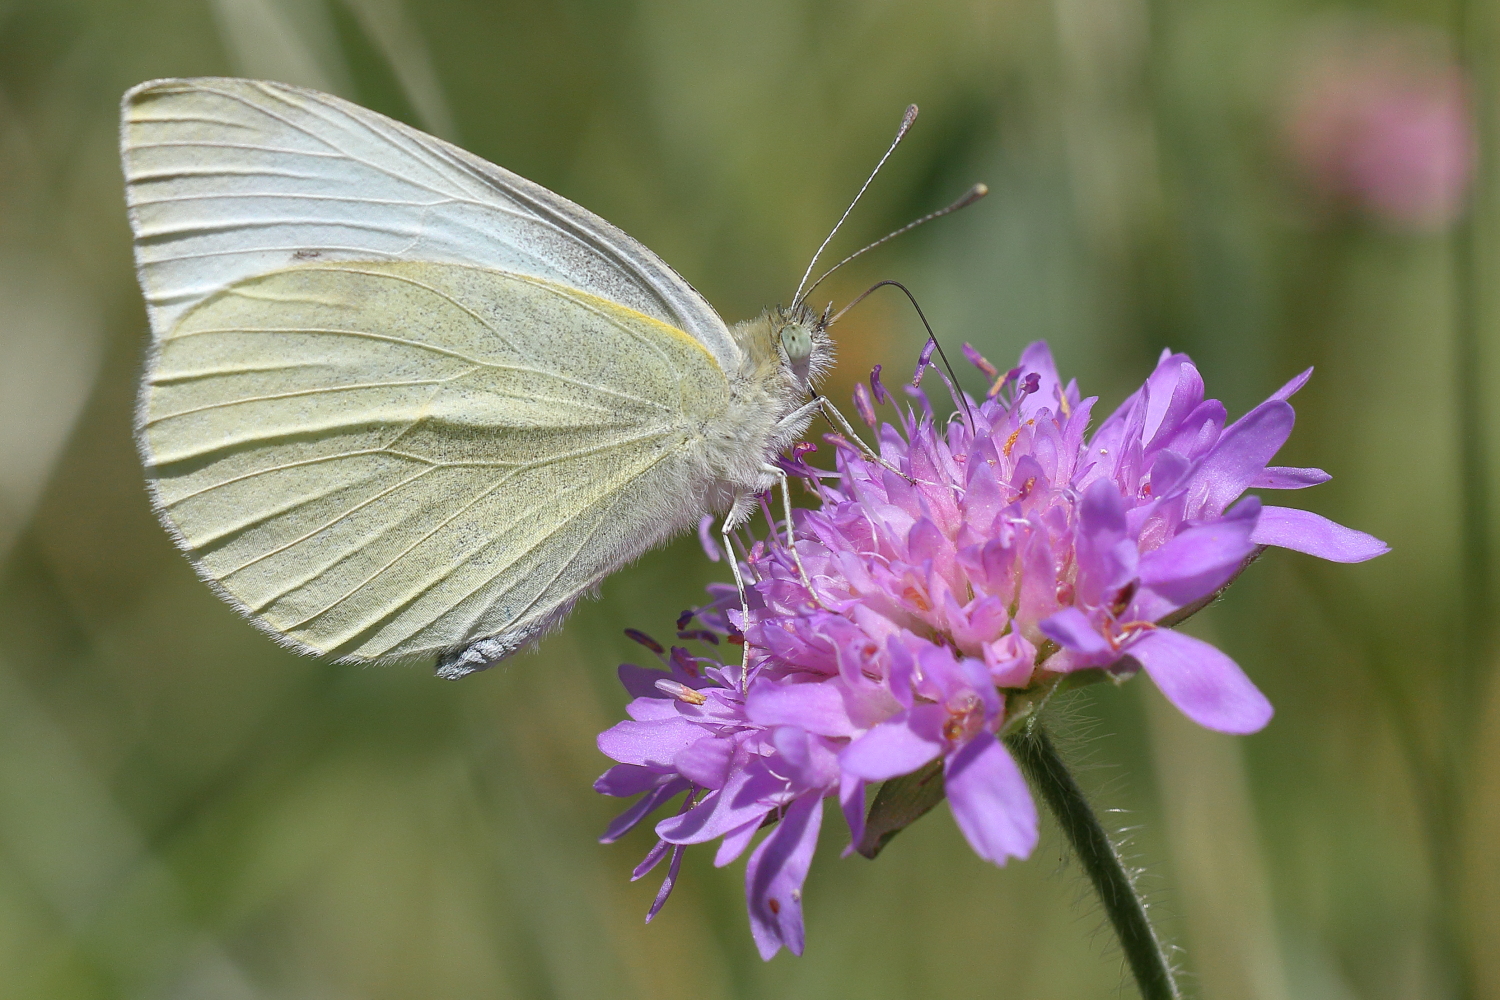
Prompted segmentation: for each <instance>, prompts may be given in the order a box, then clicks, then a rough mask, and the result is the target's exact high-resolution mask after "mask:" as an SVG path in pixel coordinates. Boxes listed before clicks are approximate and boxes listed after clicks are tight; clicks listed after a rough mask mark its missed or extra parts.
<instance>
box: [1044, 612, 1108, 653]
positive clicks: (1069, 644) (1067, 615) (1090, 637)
mask: <svg viewBox="0 0 1500 1000" xmlns="http://www.w3.org/2000/svg"><path fill="white" fill-rule="evenodd" d="M1037 628H1039V629H1041V630H1042V634H1043V635H1045V636H1046V637H1047V638H1049V639H1051V640H1052V641H1053V642H1055V643H1057V644H1058V645H1059V646H1062V647H1063V648H1065V649H1071V650H1073V651H1074V652H1077V653H1082V654H1083V655H1084V656H1090V657H1097V656H1106V655H1108V654H1109V653H1110V652H1111V650H1110V647H1109V643H1108V642H1107V641H1106V640H1105V638H1104V636H1102V635H1100V634H1099V633H1098V631H1097V630H1096V629H1095V628H1094V626H1093V623H1092V622H1090V621H1089V620H1088V617H1087V616H1086V615H1084V613H1083V612H1082V611H1079V610H1078V609H1077V608H1063V609H1062V610H1061V611H1059V612H1058V613H1057V614H1055V615H1052V616H1051V617H1050V618H1046V619H1044V620H1042V621H1041V622H1040V623H1039V624H1038V625H1037Z"/></svg>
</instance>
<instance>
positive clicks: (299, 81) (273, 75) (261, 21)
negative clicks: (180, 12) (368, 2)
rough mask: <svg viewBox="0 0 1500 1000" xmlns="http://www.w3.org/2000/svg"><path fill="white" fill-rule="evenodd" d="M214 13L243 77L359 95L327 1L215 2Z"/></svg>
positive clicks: (231, 0) (261, 0)
mask: <svg viewBox="0 0 1500 1000" xmlns="http://www.w3.org/2000/svg"><path fill="white" fill-rule="evenodd" d="M213 12H214V20H215V22H216V23H217V24H218V27H219V35H220V37H221V38H222V39H223V41H224V48H225V49H226V50H228V52H229V59H230V63H231V65H233V67H234V71H235V72H236V73H237V74H239V75H240V76H248V77H252V78H255V79H258V80H279V81H280V82H282V83H291V84H296V85H297V86H300V87H312V88H313V89H315V90H324V91H327V92H328V93H330V94H338V95H340V96H342V97H351V98H352V97H353V96H354V93H353V86H352V84H351V82H350V76H349V68H348V66H347V65H346V64H345V62H344V57H343V53H342V52H341V50H340V49H339V45H338V35H337V33H336V32H335V30H334V27H333V22H332V20H331V18H330V17H329V13H328V8H327V7H326V6H325V5H324V3H323V0H213Z"/></svg>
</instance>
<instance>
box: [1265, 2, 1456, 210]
mask: <svg viewBox="0 0 1500 1000" xmlns="http://www.w3.org/2000/svg"><path fill="white" fill-rule="evenodd" d="M1290 97H1291V100H1290V102H1289V108H1288V115H1287V120H1286V138H1287V140H1288V144H1289V146H1290V150H1291V154H1292V158H1293V159H1294V160H1295V162H1296V164H1297V166H1298V167H1299V168H1300V170H1301V172H1302V173H1303V174H1304V175H1305V176H1306V177H1307V179H1308V180H1309V181H1310V183H1311V184H1312V186H1313V187H1314V188H1315V189H1316V190H1317V192H1318V193H1319V194H1320V195H1321V196H1322V197H1323V198H1324V199H1326V200H1327V201H1330V202H1333V203H1335V204H1342V205H1345V206H1352V207H1358V208H1361V209H1363V210H1365V211H1367V212H1369V213H1371V214H1373V215H1375V216H1376V217H1378V218H1379V219H1380V220H1381V221H1383V222H1385V223H1388V224H1390V225H1393V226H1395V227H1396V228H1400V229H1407V230H1434V229H1440V228H1442V227H1444V226H1446V225H1448V224H1449V223H1451V222H1453V221H1454V220H1455V219H1456V218H1458V216H1459V214H1460V213H1461V212H1462V211H1463V206H1464V196H1465V192H1466V191H1467V188H1468V184H1469V180H1470V177H1471V175H1472V173H1473V168H1474V157H1475V145H1474V137H1473V132H1472V128H1471V125H1470V120H1469V110H1468V102H1467V99H1466V86H1465V81H1464V79H1463V76H1462V75H1461V73H1460V71H1459V69H1458V67H1457V66H1456V65H1454V63H1453V61H1452V59H1451V57H1450V55H1449V53H1448V47H1447V45H1446V44H1445V42H1444V40H1443V38H1442V37H1441V36H1436V35H1434V34H1433V33H1431V32H1429V31H1426V30H1425V29H1419V28H1415V27H1382V28H1371V27H1367V26H1358V27H1356V26H1349V25H1344V26H1341V27H1340V28H1338V29H1335V30H1328V29H1324V30H1322V31H1319V32H1317V33H1316V34H1315V35H1314V37H1313V38H1312V39H1310V41H1309V44H1308V45H1307V46H1306V48H1305V50H1304V53H1303V56H1302V60H1301V64H1300V66H1298V67H1297V68H1296V70H1295V71H1294V73H1293V74H1292V78H1291V92H1290Z"/></svg>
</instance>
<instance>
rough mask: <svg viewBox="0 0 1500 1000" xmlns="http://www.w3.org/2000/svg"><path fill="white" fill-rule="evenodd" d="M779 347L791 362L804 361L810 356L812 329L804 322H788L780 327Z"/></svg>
mask: <svg viewBox="0 0 1500 1000" xmlns="http://www.w3.org/2000/svg"><path fill="white" fill-rule="evenodd" d="M781 349H782V350H783V351H786V356H787V360H788V361H791V362H792V363H793V364H797V363H800V362H803V361H806V360H807V359H808V358H809V357H811V356H812V349H813V338H812V331H811V330H809V329H808V327H807V324H806V323H788V324H787V325H786V326H784V327H782V328H781Z"/></svg>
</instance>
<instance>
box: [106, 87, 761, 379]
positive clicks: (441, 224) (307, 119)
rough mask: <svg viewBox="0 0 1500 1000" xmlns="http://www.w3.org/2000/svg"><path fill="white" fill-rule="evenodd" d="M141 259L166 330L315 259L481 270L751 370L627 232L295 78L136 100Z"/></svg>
mask: <svg viewBox="0 0 1500 1000" xmlns="http://www.w3.org/2000/svg"><path fill="white" fill-rule="evenodd" d="M123 113H124V121H123V125H122V135H121V152H122V156H123V159H124V164H125V175H126V189H127V191H126V196H127V201H128V203H129V206H130V215H131V223H132V226H133V228H134V230H135V234H136V258H137V263H138V265H139V269H140V275H141V283H142V286H143V287H144V288H145V291H146V298H147V304H148V307H149V309H150V312H151V319H152V327H153V329H155V330H156V332H157V334H158V335H159V336H160V335H162V334H164V333H166V332H167V331H168V330H170V329H172V327H173V326H174V325H175V323H176V322H177V319H178V318H179V317H180V316H181V315H182V314H183V312H185V311H186V310H187V309H189V308H191V307H192V306H193V305H194V304H196V303H198V302H200V301H202V300H203V299H204V298H206V297H207V296H209V295H211V294H213V293H214V292H216V291H219V290H222V289H224V288H227V287H228V286H230V285H232V284H235V283H236V282H239V281H243V280H244V279H246V278H251V277H254V276H256V275H260V274H265V273H267V272H270V271H274V270H279V269H281V268H283V267H286V266H288V265H289V264H293V263H296V262H297V261H299V260H306V259H330V260H387V261H391V260H411V261H433V262H441V263H453V264H473V265H478V266H482V267H488V268H493V269H495V270H500V271H508V272H512V273H516V274H522V275H527V276H531V277H537V278H542V279H544V280H548V281H553V282H556V283H558V284H561V285H566V286H570V287H573V288H577V289H579V290H581V291H585V292H589V293H590V294H593V295H596V296H598V297H600V298H603V299H606V300H609V301H612V302H615V303H618V304H620V305H622V306H625V307H626V308H628V309H632V310H635V311H636V312H639V313H642V314H644V315H646V316H649V317H651V318H653V319H656V320H659V321H660V322H662V323H665V324H667V325H669V326H675V327H678V328H680V329H682V330H685V331H687V332H688V333H689V334H690V335H691V336H692V337H694V338H695V339H697V340H698V341H699V342H700V343H701V344H703V346H704V347H705V348H707V349H708V351H709V352H710V353H711V354H712V355H713V356H714V357H715V359H716V360H718V362H719V364H720V366H721V367H723V368H724V369H725V370H733V361H734V360H735V359H737V358H738V351H737V348H736V347H735V345H734V342H733V340H732V338H731V337H730V335H729V332H728V330H727V329H726V328H725V326H724V322H723V320H721V319H720V318H719V316H718V314H717V313H715V312H714V310H713V309H712V307H710V306H709V305H708V303H707V302H705V301H704V300H703V298H702V296H700V295H699V294H698V293H697V292H696V291H694V290H693V288H692V287H691V286H690V285H689V284H688V283H687V282H686V281H684V280H683V279H682V278H681V277H680V276H679V275H677V274H676V272H674V271H673V270H672V269H671V268H670V267H668V266H667V265H666V264H665V263H663V262H662V261H661V259H660V258H658V257H657V256H656V255H655V254H653V253H651V252H650V251H649V250H647V249H646V248H645V247H643V246H642V245H641V244H640V243H638V242H636V241H635V240H633V239H631V238H630V237H629V236H627V235H626V234H625V233H623V232H621V231H620V230H619V229H616V228H615V227H614V226H612V225H610V224H609V223H607V222H605V221H604V220H603V219H600V218H599V217H598V216H596V215H593V214H592V213H590V212H588V211H586V210H584V209H582V208H580V207H579V206H577V205H575V204H573V203H572V202H570V201H568V200H567V199H565V198H562V197H560V196H558V195H556V194H554V193H552V192H551V191H548V190H547V189H545V188H543V187H541V186H540V185H537V184H533V183H531V182H530V181H527V180H525V179H524V178H521V177H518V176H516V175H515V174H512V173H510V172H509V171H507V170H503V169H501V168H500V167H497V166H495V165H493V164H491V163H487V162H485V161H484V160H482V159H480V158H478V157H476V156H474V155H472V154H470V153H468V152H465V151H464V150H462V149H459V148H458V147H456V146H453V145H451V144H449V143H446V142H443V141H442V140H441V139H436V138H434V137H432V136H429V135H426V134H424V133H422V132H419V131H417V130H416V129H413V128H410V127H409V126H406V125H403V124H401V123H399V122H396V121H393V120H391V119H389V118H386V117H385V116H383V115H379V114H376V113H375V112H373V111H368V110H366V109H364V108H361V107H359V106H358V105H355V104H351V103H349V102H348V101H344V100H340V99H339V98H337V97H331V96H329V95H327V94H320V93H317V92H315V91H310V90H304V89H302V88H298V87H291V86H287V85H285V84H277V83H268V82H264V81H257V80H237V79H220V78H206V79H196V80H158V81H154V82H151V83H146V84H142V85H141V86H139V87H136V88H134V89H133V90H131V91H130V92H129V93H127V94H126V95H125V104H124V112H123Z"/></svg>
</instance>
